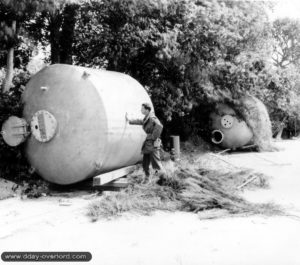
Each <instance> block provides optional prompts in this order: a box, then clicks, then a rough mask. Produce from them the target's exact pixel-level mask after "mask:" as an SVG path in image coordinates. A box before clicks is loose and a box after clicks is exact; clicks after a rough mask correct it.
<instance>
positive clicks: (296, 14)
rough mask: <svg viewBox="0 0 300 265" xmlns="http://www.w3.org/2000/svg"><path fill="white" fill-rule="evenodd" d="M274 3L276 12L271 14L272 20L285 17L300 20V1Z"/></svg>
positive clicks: (281, 0)
mask: <svg viewBox="0 0 300 265" xmlns="http://www.w3.org/2000/svg"><path fill="white" fill-rule="evenodd" d="M272 2H274V3H275V4H276V5H275V7H274V12H272V13H270V18H271V19H272V20H274V19H276V18H283V17H289V18H293V19H299V20H300V1H299V0H277V1H272Z"/></svg>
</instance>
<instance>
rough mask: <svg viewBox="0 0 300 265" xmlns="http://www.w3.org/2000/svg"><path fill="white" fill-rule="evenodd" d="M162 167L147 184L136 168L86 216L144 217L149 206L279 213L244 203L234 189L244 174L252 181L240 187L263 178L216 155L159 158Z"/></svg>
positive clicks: (259, 184)
mask: <svg viewBox="0 0 300 265" xmlns="http://www.w3.org/2000/svg"><path fill="white" fill-rule="evenodd" d="M164 166H165V168H166V171H167V173H166V176H165V177H164V178H163V179H160V180H159V181H158V182H157V180H158V177H156V178H155V179H154V181H152V182H151V183H149V184H147V185H143V184H141V181H142V178H143V173H142V170H141V169H140V170H138V171H136V172H134V173H133V174H131V175H130V176H129V182H130V185H129V187H127V188H126V189H124V190H122V191H120V192H113V193H109V194H106V195H103V196H102V197H101V198H100V199H99V201H95V202H93V203H92V204H91V205H90V207H89V211H88V215H89V216H90V218H91V220H92V221H96V220H98V219H99V218H112V217H115V216H120V215H122V214H123V213H125V212H130V213H137V214H143V215H145V214H146V215H148V214H151V213H152V212H154V211H155V210H165V211H186V212H195V213H201V215H199V216H200V218H217V217H221V216H226V215H250V214H263V215H280V214H282V213H283V212H282V211H281V209H280V208H279V207H277V206H276V205H273V204H254V203H250V202H247V201H246V200H245V199H243V198H242V197H241V195H240V194H239V193H240V190H241V189H238V187H240V186H241V185H242V184H243V183H245V182H246V181H247V180H249V179H250V178H251V179H252V181H251V182H249V183H248V184H247V185H245V186H244V188H252V189H253V188H266V187H267V186H268V184H267V179H268V177H267V176H265V175H263V174H261V173H257V172H253V171H252V170H245V169H241V168H237V167H235V166H233V165H231V164H229V163H227V162H226V161H225V160H223V159H222V158H221V157H218V156H216V155H211V154H205V155H202V156H201V157H200V158H199V157H198V158H197V159H196V160H195V159H194V158H193V157H185V158H183V159H182V160H181V161H180V162H178V163H176V164H175V163H174V162H171V161H168V162H165V163H164ZM208 210H209V211H208ZM211 210H214V211H213V214H212V211H211ZM215 210H218V213H216V212H215ZM205 212H207V214H205Z"/></svg>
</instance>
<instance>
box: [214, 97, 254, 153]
mask: <svg viewBox="0 0 300 265" xmlns="http://www.w3.org/2000/svg"><path fill="white" fill-rule="evenodd" d="M210 123H211V129H212V142H213V143H215V144H217V145H220V146H221V147H223V148H230V149H236V148H239V147H242V146H244V145H246V144H249V143H251V140H252V139H253V132H252V131H251V129H250V128H249V127H248V125H247V124H246V122H245V121H244V120H242V119H241V118H239V117H238V116H237V114H236V112H235V111H234V110H233V109H232V108H231V107H229V106H228V105H226V104H221V103H220V104H217V106H216V109H215V111H214V112H212V113H211V114H210Z"/></svg>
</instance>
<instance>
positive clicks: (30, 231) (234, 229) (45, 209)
mask: <svg viewBox="0 0 300 265" xmlns="http://www.w3.org/2000/svg"><path fill="white" fill-rule="evenodd" d="M279 145H280V146H284V147H285V148H286V150H284V151H282V152H277V153H263V154H257V153H250V154H249V153H248V154H246V153H245V154H236V155H226V156H225V157H224V158H225V159H228V161H230V163H234V164H235V165H237V166H247V167H249V168H255V169H256V170H259V171H262V172H264V173H267V174H269V175H271V176H273V178H272V179H271V181H270V182H271V188H270V189H268V190H260V191H255V192H246V194H245V196H246V197H247V199H250V200H252V201H259V202H266V201H270V200H272V201H274V202H276V203H280V204H281V205H284V206H285V207H287V208H288V209H289V212H290V213H291V214H294V215H295V214H297V215H299V216H300V195H299V187H300V174H299V172H300V162H298V161H297V160H298V159H299V158H298V157H299V154H300V141H286V142H282V143H279ZM58 200H59V199H58V198H48V197H47V198H41V199H38V200H25V201H22V200H20V199H17V198H13V199H8V200H4V201H0V250H1V252H2V251H89V252H91V253H92V255H93V259H92V261H90V262H89V263H88V264H105V265H106V264H130V265H135V264H136V265H137V264H149V265H150V264H151V265H154V264H164V265H165V264H205V265H206V264H228V265H229V264H230V265H234V264H237V265H242V264H249V265H254V264H259V265H260V264H261V265H267V264H270V265H271V264H272V265H275V264H278V265H296V264H300V252H299V249H300V219H297V218H291V217H269V218H267V217H261V216H251V217H243V218H242V217H236V218H223V219H219V220H205V221H203V220H199V218H198V217H197V215H195V214H190V213H161V212H157V213H156V214H154V215H153V216H150V217H147V216H142V217H138V216H132V215H131V216H124V217H122V218H119V219H115V220H112V221H98V222H96V223H91V222H90V221H89V219H88V218H87V217H86V216H85V212H86V207H87V205H88V204H89V203H90V202H91V200H88V199H87V198H85V197H84V196H80V197H79V198H73V199H69V200H70V201H71V202H72V205H70V206H60V204H59V201H58ZM18 264H20V263H18ZM24 264H28V263H24ZM62 264H66V263H62ZM74 264H76V263H74Z"/></svg>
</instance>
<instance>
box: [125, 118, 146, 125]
mask: <svg viewBox="0 0 300 265" xmlns="http://www.w3.org/2000/svg"><path fill="white" fill-rule="evenodd" d="M128 122H129V124H131V125H143V120H142V119H130V120H128Z"/></svg>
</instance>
